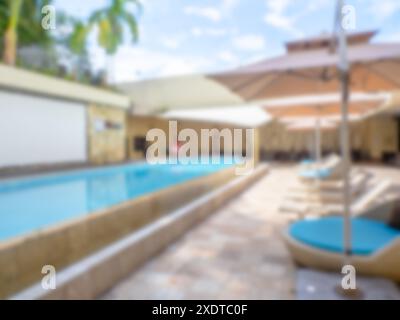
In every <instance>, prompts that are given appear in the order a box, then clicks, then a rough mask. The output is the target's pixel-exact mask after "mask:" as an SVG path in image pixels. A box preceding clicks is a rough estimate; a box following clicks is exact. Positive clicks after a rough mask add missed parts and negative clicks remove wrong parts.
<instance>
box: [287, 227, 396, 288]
mask: <svg viewBox="0 0 400 320" xmlns="http://www.w3.org/2000/svg"><path fill="white" fill-rule="evenodd" d="M283 239H284V241H285V244H286V246H287V248H288V250H289V252H290V254H291V256H292V258H293V260H294V261H296V262H297V263H299V264H301V265H303V266H305V267H308V268H314V269H319V270H327V271H336V272H340V271H339V270H341V268H342V266H343V255H342V254H340V253H336V252H330V251H326V250H321V249H318V248H314V247H312V246H309V245H306V244H304V243H302V242H300V241H298V240H296V239H294V238H293V237H291V236H290V234H289V231H288V229H286V230H285V231H284V232H283ZM350 264H351V265H353V266H354V268H355V269H356V270H357V274H360V275H366V276H374V277H385V278H388V279H391V280H394V281H395V282H399V283H400V237H398V238H397V239H396V240H394V241H393V242H392V243H390V244H388V245H387V246H385V247H384V248H382V249H380V250H378V251H377V252H375V253H373V254H371V255H367V256H360V255H353V256H352V257H351V259H350Z"/></svg>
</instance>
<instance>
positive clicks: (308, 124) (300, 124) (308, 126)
mask: <svg viewBox="0 0 400 320" xmlns="http://www.w3.org/2000/svg"><path fill="white" fill-rule="evenodd" d="M318 121H319V124H318V123H317V122H318ZM318 125H319V130H321V131H325V130H326V131H328V130H334V129H336V128H337V126H338V123H337V122H333V121H329V120H326V119H320V120H318V119H302V120H298V121H293V122H289V123H287V124H286V129H287V130H289V131H314V130H315V128H316V127H317V126H318Z"/></svg>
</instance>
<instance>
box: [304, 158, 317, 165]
mask: <svg viewBox="0 0 400 320" xmlns="http://www.w3.org/2000/svg"><path fill="white" fill-rule="evenodd" d="M314 163H315V160H313V159H304V160H302V161H301V164H303V165H310V164H314Z"/></svg>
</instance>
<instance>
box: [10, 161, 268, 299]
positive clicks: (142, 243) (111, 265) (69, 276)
mask: <svg viewBox="0 0 400 320" xmlns="http://www.w3.org/2000/svg"><path fill="white" fill-rule="evenodd" d="M266 173H267V166H266V165H260V166H259V167H257V168H256V169H255V171H254V172H253V173H252V174H250V175H248V176H242V177H238V178H236V179H234V180H231V181H230V182H228V183H226V184H225V185H223V186H221V187H219V188H217V189H215V190H214V191H211V192H209V193H206V194H205V195H203V196H201V197H199V198H197V199H195V200H194V201H192V202H191V203H189V204H187V205H184V206H183V207H181V208H179V209H177V210H175V211H172V212H170V213H169V214H168V215H165V216H163V217H161V218H159V219H157V220H156V221H155V222H153V223H151V224H149V225H147V226H145V227H143V228H141V229H139V230H138V231H136V232H134V233H132V234H130V235H128V236H126V237H124V238H122V239H121V240H119V241H116V242H114V243H112V244H111V245H108V246H107V247H105V248H104V249H101V250H99V251H97V252H96V253H94V254H92V255H91V256H89V257H87V258H85V259H83V260H81V261H79V262H77V263H75V264H74V265H72V266H70V267H68V268H66V269H64V270H62V271H60V272H58V273H57V288H56V289H55V290H44V289H42V286H41V283H40V282H39V283H36V284H35V285H33V286H32V287H30V288H28V289H26V290H24V291H22V292H20V293H18V294H16V295H14V296H12V297H11V299H93V298H96V297H97V296H99V295H100V294H102V293H104V292H106V291H107V290H108V289H110V288H111V287H112V286H113V285H115V284H116V283H117V282H118V281H119V280H121V279H123V278H124V277H125V276H127V275H128V274H129V273H131V272H133V271H134V270H135V269H137V268H138V267H139V266H140V265H142V264H143V263H144V262H146V261H147V260H148V259H149V258H151V257H152V256H154V255H155V254H157V253H158V252H160V251H161V250H163V249H164V248H165V247H167V246H168V245H169V244H170V243H171V242H173V241H174V240H176V239H177V238H178V237H180V236H181V235H183V234H184V233H185V232H186V231H187V230H188V229H189V228H191V227H192V226H194V225H196V224H197V223H198V222H199V221H201V220H202V219H204V218H205V217H207V216H208V215H210V214H211V213H212V212H214V211H215V210H216V209H218V208H219V207H220V206H222V205H223V204H224V203H226V202H227V201H228V200H230V199H232V198H233V197H234V196H236V195H237V194H238V193H240V192H241V191H243V190H244V189H245V188H246V187H248V186H249V185H251V184H252V183H253V182H255V181H256V180H258V179H259V178H261V177H262V176H263V175H265V174H266Z"/></svg>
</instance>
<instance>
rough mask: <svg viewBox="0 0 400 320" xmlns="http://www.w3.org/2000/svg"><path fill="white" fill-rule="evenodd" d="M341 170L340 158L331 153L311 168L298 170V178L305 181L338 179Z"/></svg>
mask: <svg viewBox="0 0 400 320" xmlns="http://www.w3.org/2000/svg"><path fill="white" fill-rule="evenodd" d="M342 172H343V161H342V159H341V158H340V157H339V156H337V155H332V156H330V157H328V158H327V159H326V160H325V161H323V162H322V163H319V164H316V165H313V166H312V168H306V169H301V170H300V172H299V178H300V179H301V180H303V181H305V182H307V181H311V182H312V181H315V180H328V179H338V178H340V177H341V175H342Z"/></svg>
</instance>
